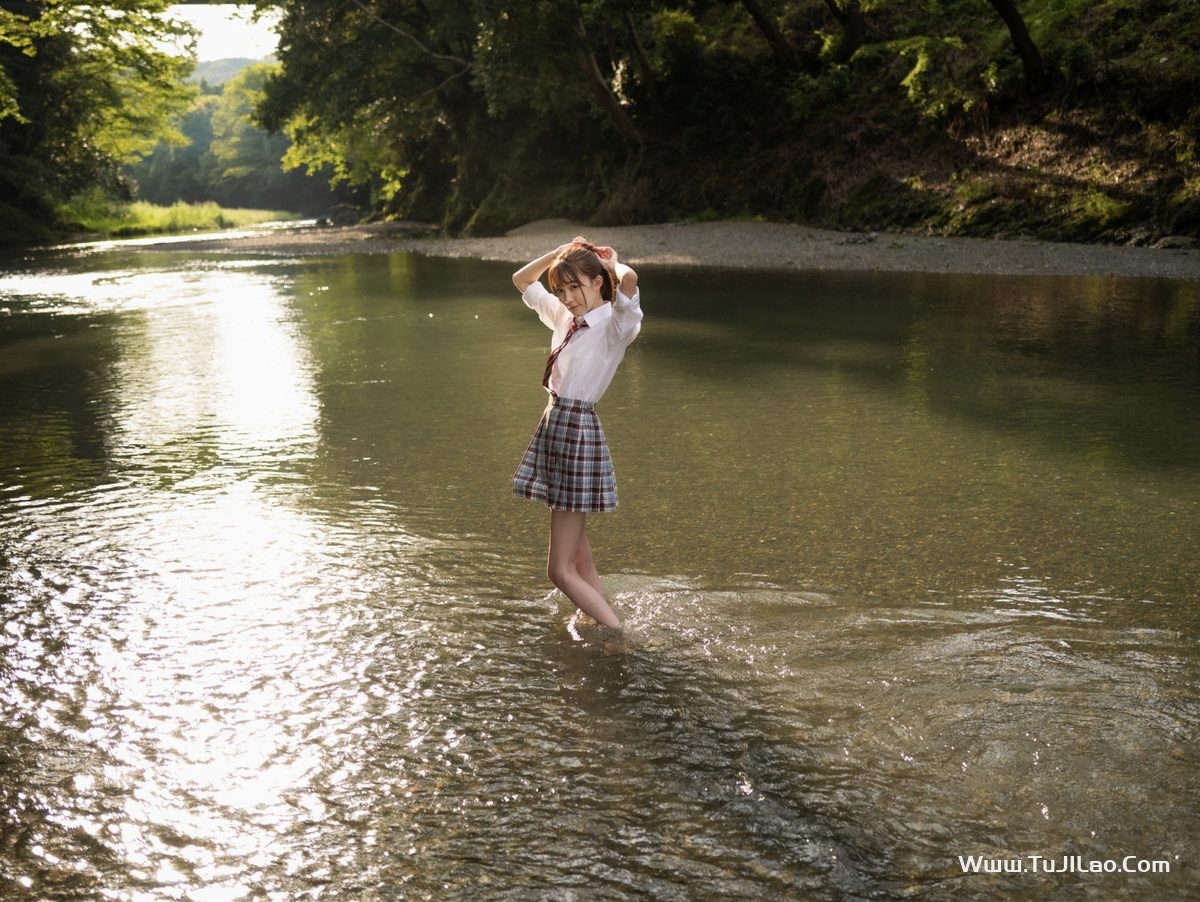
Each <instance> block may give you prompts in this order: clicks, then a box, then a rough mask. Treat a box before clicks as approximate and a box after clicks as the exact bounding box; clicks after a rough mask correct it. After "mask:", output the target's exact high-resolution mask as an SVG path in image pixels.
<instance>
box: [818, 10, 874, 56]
mask: <svg viewBox="0 0 1200 902" xmlns="http://www.w3.org/2000/svg"><path fill="white" fill-rule="evenodd" d="M825 5H826V6H828V7H829V11H830V12H831V13H833V17H834V18H835V19H837V20H838V24H839V25H841V26H842V46H841V47H839V48H838V53H837V60H838V62H840V63H844V62H845V61H846V60H848V59H850V57H852V56H854V53H855V51H857V50H858V48H859V47H861V46H862V45H863V42H864V41H865V40H866V39H867V27H866V23H864V22H863V14H862V4H860V3H859V0H841V2H840V3H839V2H838V0H825Z"/></svg>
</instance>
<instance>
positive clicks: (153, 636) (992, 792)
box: [0, 246, 1200, 900]
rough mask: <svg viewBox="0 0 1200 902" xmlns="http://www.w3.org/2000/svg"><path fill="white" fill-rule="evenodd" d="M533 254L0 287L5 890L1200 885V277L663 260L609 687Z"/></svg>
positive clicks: (535, 891) (272, 894) (628, 428)
mask: <svg viewBox="0 0 1200 902" xmlns="http://www.w3.org/2000/svg"><path fill="white" fill-rule="evenodd" d="M512 268H513V267H511V266H507V265H497V264H488V263H478V262H469V261H451V260H439V259H430V258H423V257H417V256H407V255H403V254H395V255H390V256H388V255H378V256H366V255H359V256H354V255H346V256H328V257H322V258H304V259H286V258H269V257H258V258H256V257H252V256H245V257H238V256H220V255H200V256H197V255H195V254H183V253H180V252H177V251H171V250H170V249H169V247H165V248H163V249H159V250H150V251H147V250H138V251H134V250H131V249H129V248H123V247H121V246H113V247H103V248H91V249H77V250H73V251H59V252H54V253H43V254H39V255H34V256H31V257H25V258H12V259H9V260H8V261H7V263H6V265H5V266H4V269H3V272H2V274H0V620H2V628H0V712H2V714H0V896H3V898H5V899H10V898H11V899H21V898H29V899H102V898H110V899H188V900H207V899H214V900H227V899H272V900H274V899H289V900H290V899H306V898H328V899H355V900H357V899H380V900H383V899H436V900H444V899H479V898H489V899H514V900H515V899H522V900H524V899H529V900H542V899H580V900H582V899H588V900H591V899H644V898H653V899H667V900H673V899H678V900H691V899H710V898H711V899H728V898H739V899H781V898H788V899H818V900H819V899H830V900H835V899H906V898H923V899H924V898H929V899H950V898H955V899H958V898H968V899H970V898H977V899H991V898H997V897H1004V898H1016V899H1033V898H1039V899H1045V898H1053V899H1105V900H1107V899H1135V898H1136V899H1141V898H1185V897H1195V896H1196V894H1197V893H1200V876H1198V868H1200V767H1198V765H1200V746H1198V745H1197V741H1196V740H1197V730H1198V727H1200V694H1198V691H1197V690H1198V688H1200V650H1198V646H1197V637H1198V635H1200V607H1198V604H1197V603H1198V602H1200V562H1198V560H1197V554H1196V541H1197V538H1198V537H1200V429H1198V425H1200V283H1196V282H1168V281H1155V280H1118V279H1110V278H1031V277H1023V278H997V277H986V278H985V277H963V276H926V275H896V274H888V275H879V274H871V273H840V274H834V273H800V274H788V275H765V274H737V273H723V272H706V271H697V270H670V269H650V268H647V269H645V270H644V271H642V272H641V281H642V286H643V293H644V308H645V311H646V321H645V325H644V329H643V333H642V336H641V337H640V338H639V340H638V341H637V342H636V343H635V344H634V346H633V347H632V348H631V349H630V352H629V354H628V356H627V357H626V360H625V363H624V364H623V366H622V370H621V372H620V373H619V374H618V376H617V379H616V381H615V383H614V385H613V387H612V388H611V389H610V391H609V393H608V395H607V396H606V397H605V399H604V400H603V402H602V403H601V405H600V412H601V416H602V418H603V419H604V423H605V427H606V430H607V432H608V437H609V441H610V444H611V446H612V449H613V456H614V460H615V463H616V468H617V477H618V484H619V486H620V493H621V508H620V509H619V510H618V511H617V512H616V513H614V514H611V515H598V516H594V517H592V518H591V519H590V524H591V525H590V533H591V535H592V543H593V546H594V548H595V550H596V554H597V557H598V561H599V564H600V569H601V572H602V573H603V574H605V577H606V578H607V580H608V584H609V588H610V592H611V594H612V595H613V596H614V598H615V606H616V607H617V609H618V611H619V612H620V613H621V615H622V616H623V617H624V618H625V619H626V621H627V623H628V624H629V625H630V628H631V630H632V631H633V632H634V633H635V634H636V635H637V636H638V644H637V645H636V647H634V648H633V649H632V650H630V651H628V652H627V653H625V654H609V653H606V652H611V651H612V650H613V649H611V648H608V649H606V648H605V647H604V645H603V643H602V642H600V641H599V637H597V636H596V635H594V634H593V633H592V632H591V631H590V630H589V629H588V628H587V626H586V625H585V624H581V623H579V622H577V621H576V620H575V619H573V618H572V617H571V611H570V607H569V605H568V604H567V603H566V602H565V601H564V600H563V599H562V598H561V597H559V596H556V595H555V594H553V593H551V592H550V591H549V590H548V586H547V583H546V580H545V576H544V572H543V568H544V562H543V556H544V549H545V533H546V527H547V521H548V517H547V515H546V512H545V510H544V508H540V507H538V506H536V505H534V504H530V503H528V502H522V501H519V500H517V499H515V498H513V497H512V496H511V494H510V484H509V479H510V476H511V473H512V471H513V469H514V468H515V466H516V463H517V460H518V458H519V456H520V453H521V451H522V450H523V449H524V446H525V443H526V441H527V440H528V437H529V434H530V433H531V431H532V429H533V427H534V425H535V423H536V421H537V419H538V417H539V415H540V413H541V409H542V407H543V405H544V393H543V392H542V389H541V387H540V386H539V384H538V382H539V379H540V375H541V368H542V363H543V361H544V355H545V353H546V350H547V342H548V335H547V333H546V332H545V330H544V328H543V327H542V326H541V325H540V324H539V323H538V322H537V320H536V317H534V316H533V314H532V313H530V312H529V311H528V310H526V309H525V308H524V307H523V305H522V304H521V303H520V301H519V299H518V298H517V296H516V293H515V292H514V291H513V290H512V287H511V284H510V283H509V278H508V277H509V272H510V270H511V269H512ZM967 856H974V862H975V864H974V866H973V865H972V864H971V861H969V860H967ZM1155 862H1165V863H1166V867H1168V868H1169V872H1167V873H1163V872H1161V870H1162V868H1163V866H1162V865H1161V864H1160V865H1155V864H1154V863H1155ZM1005 867H1007V868H1009V869H1010V870H1011V869H1012V868H1014V867H1021V868H1023V869H1024V872H1023V873H987V872H985V871H986V869H989V868H990V869H996V868H1005ZM1125 867H1128V868H1130V869H1131V870H1132V871H1135V872H1134V873H1127V872H1124V870H1122V869H1123V868H1125ZM1139 867H1140V868H1142V869H1144V870H1143V872H1142V873H1136V871H1137V869H1138V868H1139ZM1154 867H1157V868H1159V869H1160V872H1159V873H1152V872H1149V871H1146V870H1145V869H1150V868H1154ZM974 868H978V870H979V872H978V873H976V872H974ZM1095 868H1098V869H1100V870H1096V871H1091V870H1089V869H1095ZM1114 868H1115V870H1114ZM1104 869H1107V872H1105V870H1104Z"/></svg>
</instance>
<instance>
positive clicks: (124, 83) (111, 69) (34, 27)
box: [0, 0, 194, 237]
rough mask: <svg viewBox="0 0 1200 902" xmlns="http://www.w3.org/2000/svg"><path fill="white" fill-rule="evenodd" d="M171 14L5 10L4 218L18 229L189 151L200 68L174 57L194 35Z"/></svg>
mask: <svg viewBox="0 0 1200 902" xmlns="http://www.w3.org/2000/svg"><path fill="white" fill-rule="evenodd" d="M166 11H167V3H166V2H165V0H117V2H114V3H108V4H104V5H99V4H97V5H85V4H79V3H73V2H67V0H37V2H35V0H18V2H9V3H5V5H4V9H3V15H2V16H0V188H2V189H3V190H2V191H0V194H3V195H4V196H6V197H8V198H11V200H9V201H8V203H7V204H6V205H5V208H4V209H3V210H0V218H2V219H3V220H4V221H7V222H8V223H9V224H10V226H11V225H12V224H14V223H16V224H18V226H19V224H21V223H25V224H29V223H37V222H42V223H45V222H47V221H49V220H51V219H52V218H53V210H54V207H55V205H56V204H57V203H59V202H61V201H63V200H65V199H66V198H68V197H69V196H70V195H71V194H73V193H75V192H78V191H81V190H83V189H85V188H90V187H93V186H96V185H100V186H104V187H107V188H110V189H113V190H119V189H120V188H121V178H120V172H121V168H120V167H121V165H122V164H123V163H128V162H130V161H133V160H136V159H139V158H141V157H142V156H145V155H146V154H149V153H150V152H151V151H152V150H153V148H154V146H155V145H156V144H157V142H158V141H159V140H160V139H163V138H165V139H166V140H169V141H175V142H181V141H182V140H183V138H182V135H180V134H179V132H178V130H177V128H176V127H175V123H176V122H177V121H178V118H179V117H180V115H181V114H182V113H183V112H184V111H185V110H186V109H187V105H188V102H189V99H190V97H191V96H192V94H193V93H194V88H189V87H188V86H187V84H186V82H185V77H186V75H187V73H188V72H189V71H190V70H191V68H192V65H193V63H192V61H191V59H190V58H189V57H188V56H186V55H182V54H180V53H179V52H178V51H176V50H175V49H174V48H175V47H177V46H178V43H179V42H180V41H185V42H186V41H188V40H190V39H191V38H192V37H193V34H192V31H191V30H190V28H189V27H188V26H186V25H184V24H182V23H179V22H177V21H175V20H173V19H171V18H169V17H168V16H167V15H166ZM0 237H2V236H0Z"/></svg>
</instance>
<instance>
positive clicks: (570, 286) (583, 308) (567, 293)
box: [554, 276, 604, 316]
mask: <svg viewBox="0 0 1200 902" xmlns="http://www.w3.org/2000/svg"><path fill="white" fill-rule="evenodd" d="M603 284H604V277H603V276H595V277H594V278H593V279H592V280H591V281H590V282H589V281H583V282H577V281H575V280H574V279H566V280H564V281H562V282H559V283H558V286H557V287H556V288H555V289H554V293H555V294H556V295H557V296H558V299H559V301H561V302H562V305H563V306H564V307H566V308H567V309H568V310H570V311H571V315H572V316H583V315H584V314H585V313H587V312H588V311H589V310H594V309H595V308H596V307H599V306H600V305H601V304H602V303H604V298H603V297H602V296H601V294H600V286H601V285H603Z"/></svg>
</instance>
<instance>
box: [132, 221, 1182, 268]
mask: <svg viewBox="0 0 1200 902" xmlns="http://www.w3.org/2000/svg"><path fill="white" fill-rule="evenodd" d="M577 234H582V235H586V236H587V237H588V238H589V239H591V240H593V241H596V242H597V243H601V244H611V245H612V246H613V247H615V248H617V250H618V251H619V252H620V255H621V259H622V260H625V261H627V262H629V263H630V264H632V265H634V266H638V265H641V266H650V265H672V266H702V267H719V268H726V269H729V268H733V269H756V270H776V271H778V270H796V271H799V270H860V271H861V270H868V271H869V270H874V271H882V272H929V273H980V274H994V275H1064V276H1087V275H1094V276H1122V277H1130V278H1164V279H1189V280H1200V250H1196V249H1192V248H1178V247H1160V248H1148V247H1124V246H1110V245H1091V244H1057V243H1053V242H1046V241H1032V240H1022V239H1015V240H999V239H995V240H993V239H983V238H941V237H934V236H926V235H905V234H887V233H870V232H868V233H856V232H834V231H829V230H826V229H813V228H808V227H805V226H799V225H786V224H779V223H762V222H711V223H681V224H663V225H639V226H615V227H596V228H593V227H589V226H581V225H577V224H573V223H570V222H567V221H565V220H542V221H539V222H534V223H530V224H528V225H525V226H522V227H520V228H518V229H514V230H513V231H511V232H509V233H508V234H507V235H504V236H501V237H496V238H445V237H440V236H431V235H429V234H428V233H427V232H425V231H424V230H423V229H421V228H420V227H419V226H416V225H413V224H404V223H384V224H377V225H364V226H347V227H324V228H322V227H315V226H314V227H311V228H293V229H260V230H251V231H247V232H245V233H230V234H225V235H222V236H212V237H204V236H198V237H196V238H189V239H178V238H175V239H169V240H161V241H154V240H148V241H145V242H137V243H136V245H135V246H137V247H139V248H142V249H146V250H175V251H178V250H196V251H222V252H229V253H254V254H271V255H276V254H280V255H288V256H305V255H314V254H330V253H393V252H397V251H409V252H412V253H418V254H425V255H428V256H436V257H471V258H475V259H480V260H498V261H505V262H509V263H515V264H519V263H523V262H525V261H526V260H530V259H532V258H533V257H536V256H538V255H540V254H542V253H545V252H546V251H547V250H550V249H552V248H554V247H556V246H557V245H559V244H561V243H563V242H564V241H569V240H570V239H571V238H572V237H574V236H575V235H577ZM125 246H129V245H125Z"/></svg>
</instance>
